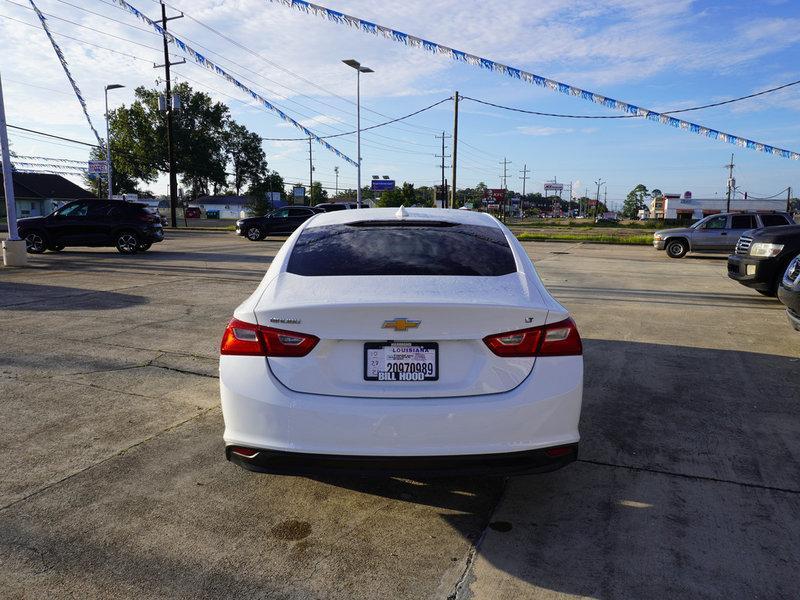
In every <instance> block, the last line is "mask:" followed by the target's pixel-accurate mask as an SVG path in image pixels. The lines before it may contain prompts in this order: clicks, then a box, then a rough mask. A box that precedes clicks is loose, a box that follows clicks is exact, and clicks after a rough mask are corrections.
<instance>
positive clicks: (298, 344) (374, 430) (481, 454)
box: [219, 208, 583, 475]
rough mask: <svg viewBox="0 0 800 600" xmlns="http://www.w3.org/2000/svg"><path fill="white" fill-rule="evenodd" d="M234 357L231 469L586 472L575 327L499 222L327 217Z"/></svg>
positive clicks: (427, 216)
mask: <svg viewBox="0 0 800 600" xmlns="http://www.w3.org/2000/svg"><path fill="white" fill-rule="evenodd" d="M220 355H221V356H220V371H219V372H220V393H221V400H222V412H223V417H224V420H225V433H224V441H225V446H226V450H225V451H226V457H227V458H228V460H230V461H233V462H234V463H237V464H239V465H240V466H242V467H245V468H247V469H251V470H257V471H268V472H284V473H286V472H288V473H303V472H306V473H307V472H310V471H311V472H313V471H355V472H358V473H365V472H369V471H372V472H375V471H378V472H381V473H394V474H398V473H417V474H423V475H425V474H427V475H434V474H438V475H443V474H444V475H453V474H457V473H461V472H482V473H490V474H492V475H497V474H498V473H524V472H542V471H549V470H553V469H557V468H560V467H562V466H564V465H566V464H568V463H570V462H572V461H574V460H575V459H576V457H577V452H578V440H579V434H578V421H579V419H580V412H581V399H582V393H583V357H582V344H581V338H580V336H579V334H578V330H577V327H576V325H575V323H574V322H573V320H572V319H571V318H570V315H569V312H568V311H567V309H565V308H564V307H563V306H561V305H560V304H559V303H558V302H557V301H556V300H554V299H553V297H552V296H551V295H550V294H549V293H548V291H547V290H546V289H545V287H544V284H543V283H542V281H541V279H539V276H538V275H537V273H536V270H535V269H534V267H533V264H532V263H531V260H530V258H528V255H527V254H526V252H525V250H524V249H523V248H522V245H521V244H520V243H519V242H518V241H517V239H516V238H515V237H514V235H513V234H512V233H511V232H510V231H509V230H508V229H507V228H506V227H505V226H504V225H502V224H501V223H499V222H498V221H497V220H496V219H494V218H493V217H491V216H489V215H487V214H483V213H478V212H471V211H460V210H448V209H427V208H419V209H415V208H410V209H405V208H400V209H399V210H397V209H393V208H392V209H389V208H372V209H364V210H359V211H348V212H342V211H339V212H336V213H330V214H321V215H318V216H317V217H315V218H314V219H311V220H310V221H307V222H305V223H304V224H302V225H301V229H300V232H299V234H298V235H296V236H293V237H292V238H290V241H287V242H286V244H284V246H283V248H282V249H281V251H280V252H278V254H277V255H276V257H275V259H274V260H273V262H272V264H271V265H270V267H269V270H268V271H267V273H266V275H265V276H264V279H263V280H262V282H261V284H260V285H259V287H258V289H257V290H256V291H255V292H254V293H253V294H252V295H251V296H250V298H249V299H248V300H246V301H245V302H244V303H243V304H241V305H240V306H239V307H238V308H237V309H236V310H235V311H234V318H233V320H232V321H231V322H230V323H229V324H228V327H227V329H226V330H225V333H224V336H223V339H222V343H221V346H220Z"/></svg>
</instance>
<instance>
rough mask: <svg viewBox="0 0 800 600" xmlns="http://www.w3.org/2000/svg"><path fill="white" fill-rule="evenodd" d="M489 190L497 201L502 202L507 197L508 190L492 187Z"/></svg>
mask: <svg viewBox="0 0 800 600" xmlns="http://www.w3.org/2000/svg"><path fill="white" fill-rule="evenodd" d="M489 192H490V193H491V194H492V198H493V199H494V200H496V201H497V202H502V201H503V200H505V199H506V191H505V190H502V189H501V190H497V189H492V190H489Z"/></svg>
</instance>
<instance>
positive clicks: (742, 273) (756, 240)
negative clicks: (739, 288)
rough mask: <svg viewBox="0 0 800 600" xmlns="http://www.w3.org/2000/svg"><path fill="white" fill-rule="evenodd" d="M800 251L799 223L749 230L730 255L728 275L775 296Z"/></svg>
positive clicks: (743, 283) (767, 294)
mask: <svg viewBox="0 0 800 600" xmlns="http://www.w3.org/2000/svg"><path fill="white" fill-rule="evenodd" d="M798 254H800V225H785V226H783V227H770V228H767V229H759V230H757V231H748V232H747V233H746V234H745V235H743V236H742V237H741V238H739V242H738V244H736V251H735V252H734V253H733V254H731V255H730V256H729V257H728V277H730V278H731V279H735V280H736V281H738V282H739V283H741V284H742V285H746V286H747V287H751V288H753V289H754V290H756V291H757V292H759V293H760V294H763V295H765V296H775V295H776V294H777V292H778V285H779V284H780V282H781V279H782V278H783V274H784V273H785V272H786V269H787V267H788V266H789V262H790V261H791V260H792V259H793V258H794V257H795V256H797V255H798Z"/></svg>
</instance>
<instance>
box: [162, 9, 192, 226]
mask: <svg viewBox="0 0 800 600" xmlns="http://www.w3.org/2000/svg"><path fill="white" fill-rule="evenodd" d="M181 17H183V13H181V14H180V15H178V16H176V17H169V18H167V6H166V4H164V2H163V1H162V2H161V28H162V30H163V32H164V35H163V38H164V64H163V65H155V68H156V69H159V68H161V67H164V74H165V76H166V80H167V88H166V90H167V93H166V112H167V148H168V155H169V156H168V159H169V216H170V225H172V227H177V226H178V216H177V205H178V180H177V174H176V173H175V136H174V135H173V131H172V113H173V109H174V106H176V105H175V104H173V102H172V81H171V79H170V75H169V68H170V67H171V66H172V65H180V64H183V63H185V62H186V61H185V60H181V61H180V62H174V63H171V62H170V60H169V42H168V41H167V22H168V21H172V20H173V19H180V18H181Z"/></svg>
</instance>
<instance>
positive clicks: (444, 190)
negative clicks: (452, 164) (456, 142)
mask: <svg viewBox="0 0 800 600" xmlns="http://www.w3.org/2000/svg"><path fill="white" fill-rule="evenodd" d="M434 137H435V138H436V139H437V140H438V139H439V138H441V140H442V153H441V154H437V155H436V158H441V159H442V165H441V166H442V195H441V198H442V204H441V208H444V207H445V203H446V202H447V181H446V180H445V178H444V170H445V169H446V168H447V167H446V166H445V164H444V159H445V158H450V155H449V154H445V153H444V152H445V148H446V146H445V145H444V141H445V140H446V139H447V138H449V137H450V136H449V135H445V133H444V131H443V132H442V135H437V136H434Z"/></svg>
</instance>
